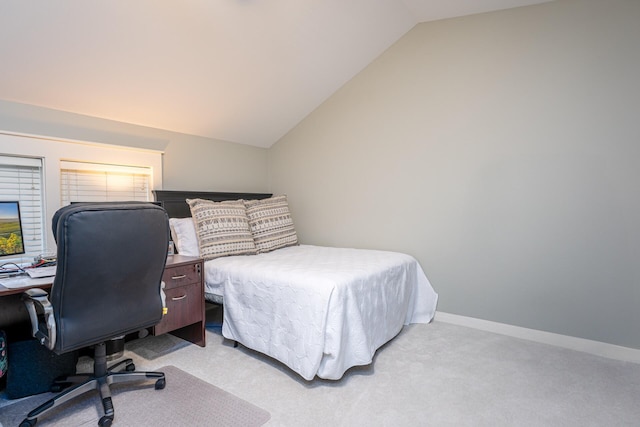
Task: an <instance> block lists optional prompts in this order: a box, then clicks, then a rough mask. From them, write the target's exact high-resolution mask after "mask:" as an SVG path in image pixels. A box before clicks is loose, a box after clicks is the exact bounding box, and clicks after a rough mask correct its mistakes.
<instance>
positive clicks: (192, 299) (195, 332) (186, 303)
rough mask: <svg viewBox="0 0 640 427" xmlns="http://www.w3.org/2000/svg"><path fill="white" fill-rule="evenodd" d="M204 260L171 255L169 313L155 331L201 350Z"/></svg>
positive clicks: (166, 274) (167, 279) (166, 276)
mask: <svg viewBox="0 0 640 427" xmlns="http://www.w3.org/2000/svg"><path fill="white" fill-rule="evenodd" d="M203 274H204V273H203V260H202V259H201V258H197V257H189V256H183V255H169V256H168V257H167V265H166V267H165V269H164V274H163V276H162V280H163V281H164V284H165V287H164V293H165V295H166V305H167V308H168V312H167V314H166V315H165V316H164V317H163V318H162V320H161V321H160V323H158V324H157V325H156V326H154V327H153V328H151V333H152V334H153V335H160V334H164V333H166V332H170V333H172V334H173V335H176V336H178V337H180V338H182V339H185V340H187V341H191V342H192V343H194V344H198V345H199V346H201V347H204V346H205V337H204V324H205V318H204V276H203Z"/></svg>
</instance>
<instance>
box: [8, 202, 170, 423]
mask: <svg viewBox="0 0 640 427" xmlns="http://www.w3.org/2000/svg"><path fill="white" fill-rule="evenodd" d="M52 226H53V233H54V236H55V238H56V242H57V245H58V264H57V269H56V276H55V280H54V282H53V286H52V287H51V293H50V295H48V298H47V293H46V292H45V291H43V290H40V289H31V290H29V291H27V292H25V294H24V297H23V299H24V301H25V304H26V305H27V310H28V311H29V315H30V317H31V323H32V326H33V335H34V336H35V337H36V338H37V339H38V340H39V341H40V343H41V344H43V345H45V346H47V347H48V348H49V349H51V350H52V351H54V352H55V353H57V354H61V353H65V352H69V351H73V350H77V349H80V348H84V347H90V346H93V347H94V372H93V375H89V376H88V378H87V379H86V380H85V381H84V382H82V383H80V384H79V385H75V386H73V387H72V388H69V389H67V390H65V391H63V392H62V393H60V394H58V395H57V396H56V397H55V398H53V399H51V400H49V401H47V402H45V403H44V404H42V405H40V406H39V407H37V408H36V409H34V410H33V411H31V412H30V413H29V414H28V415H27V417H26V418H25V419H24V420H23V421H22V423H21V424H20V426H21V427H28V426H33V425H35V424H36V422H37V418H38V417H39V416H41V415H43V414H45V413H46V412H47V411H49V410H50V409H52V408H55V407H56V406H58V405H60V404H62V403H65V402H67V401H69V400H70V399H72V398H74V397H76V396H79V395H81V394H83V393H85V392H87V391H90V390H94V389H96V390H98V391H99V393H100V396H101V399H102V405H103V407H104V416H103V417H101V418H100V420H99V422H98V425H100V426H110V425H111V423H112V422H113V418H114V408H113V403H112V401H111V393H110V390H109V385H110V384H112V383H121V382H125V381H134V380H144V379H147V380H148V379H153V380H155V381H156V383H155V388H156V389H163V388H164V386H165V377H164V374H163V373H162V372H132V371H133V370H134V369H135V366H133V363H132V361H131V359H128V360H127V361H124V363H123V362H120V363H118V364H117V365H118V366H120V367H122V365H123V364H124V365H125V371H121V372H115V370H114V368H115V367H114V366H112V367H109V368H108V367H107V361H106V342H107V341H109V340H111V339H113V338H118V337H122V336H124V335H126V334H128V333H132V332H136V331H140V330H143V329H145V328H148V327H150V326H153V325H155V324H157V323H158V322H159V321H160V320H161V318H162V311H163V297H162V289H161V282H162V273H163V271H164V266H165V262H166V258H167V247H168V242H169V225H168V218H167V214H166V212H165V211H164V209H162V208H161V207H159V206H156V205H153V204H150V203H138V202H125V203H96V204H72V205H69V206H67V207H64V208H62V209H60V210H59V211H58V212H56V214H55V215H54V217H53V220H52ZM37 317H40V319H38V318H37Z"/></svg>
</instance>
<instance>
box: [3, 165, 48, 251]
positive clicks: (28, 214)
mask: <svg viewBox="0 0 640 427" xmlns="http://www.w3.org/2000/svg"><path fill="white" fill-rule="evenodd" d="M0 200H7V201H13V200H17V201H18V202H19V203H20V214H21V216H22V232H23V236H22V243H23V245H24V249H25V254H24V255H22V256H20V257H16V258H15V259H3V263H5V262H16V263H23V262H25V261H26V260H29V261H32V259H33V257H34V256H36V255H39V254H42V253H43V252H44V232H43V230H44V219H43V217H44V215H43V211H44V209H43V206H44V203H43V191H42V159H38V158H32V157H18V156H0Z"/></svg>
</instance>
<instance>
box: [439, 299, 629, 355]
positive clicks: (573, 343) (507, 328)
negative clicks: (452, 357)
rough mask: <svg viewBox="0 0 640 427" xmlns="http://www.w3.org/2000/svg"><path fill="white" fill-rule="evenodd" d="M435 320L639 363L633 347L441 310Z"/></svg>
mask: <svg viewBox="0 0 640 427" xmlns="http://www.w3.org/2000/svg"><path fill="white" fill-rule="evenodd" d="M435 320H437V321H440V322H445V323H451V324H454V325H460V326H467V327H469V328H474V329H480V330H483V331H487V332H494V333H496V334H502V335H507V336H510V337H514V338H521V339H525V340H529V341H535V342H539V343H543V344H550V345H555V346H558V347H563V348H567V349H570V350H577V351H582V352H585V353H589V354H593V355H596V356H602V357H608V358H610V359H616V360H621V361H625V362H634V363H640V350H637V349H634V348H628V347H622V346H619V345H614V344H607V343H603V342H599V341H591V340H586V339H583V338H576V337H571V336H568V335H560V334H554V333H552V332H544V331H538V330H535V329H528V328H523V327H520V326H512V325H507V324H505V323H498V322H491V321H489V320H482V319H476V318H473V317H466V316H460V315H457V314H450V313H444V312H442V311H438V312H436V317H435Z"/></svg>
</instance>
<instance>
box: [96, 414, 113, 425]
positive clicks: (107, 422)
mask: <svg viewBox="0 0 640 427" xmlns="http://www.w3.org/2000/svg"><path fill="white" fill-rule="evenodd" d="M112 422H113V417H107V416H106V415H105V416H104V417H102V418H100V421H98V425H99V426H100V427H110V426H111V423H112Z"/></svg>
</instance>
